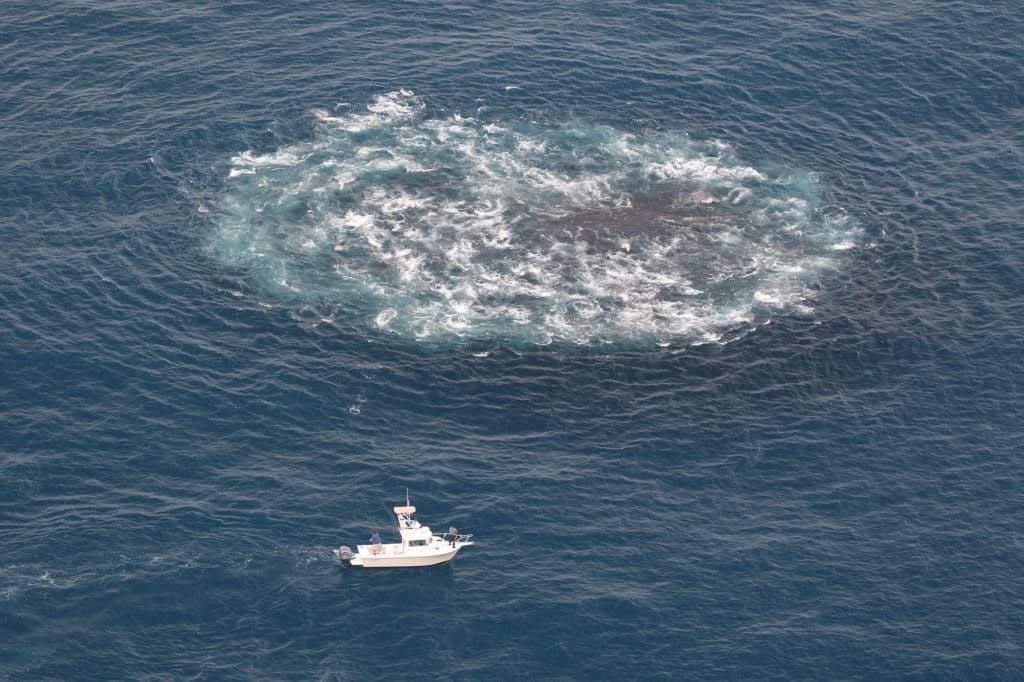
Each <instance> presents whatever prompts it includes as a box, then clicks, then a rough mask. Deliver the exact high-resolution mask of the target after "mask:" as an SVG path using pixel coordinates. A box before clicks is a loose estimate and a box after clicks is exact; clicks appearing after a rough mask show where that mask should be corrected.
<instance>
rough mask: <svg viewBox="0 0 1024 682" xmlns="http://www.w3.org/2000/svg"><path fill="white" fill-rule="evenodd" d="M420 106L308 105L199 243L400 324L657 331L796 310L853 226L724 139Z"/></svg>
mask: <svg viewBox="0 0 1024 682" xmlns="http://www.w3.org/2000/svg"><path fill="white" fill-rule="evenodd" d="M426 111H427V107H426V104H425V102H424V101H423V100H422V99H420V98H419V97H417V96H416V95H415V94H413V93H411V92H409V91H407V90H401V91H396V92H391V93H387V94H384V95H380V96H378V97H376V98H375V99H374V100H373V101H372V102H370V103H369V104H368V105H367V106H366V107H365V108H364V110H363V111H349V110H347V109H346V110H345V111H344V112H341V113H333V114H332V113H329V112H327V111H325V110H320V109H317V110H314V112H313V113H314V115H315V116H316V118H317V119H318V122H319V123H318V125H319V127H318V130H317V133H316V135H315V136H314V138H313V139H312V140H310V141H307V142H302V143H298V144H293V145H290V146H288V147H285V148H282V149H279V150H277V151H275V152H273V153H270V154H257V153H254V152H249V151H247V152H243V153H241V154H238V155H236V156H234V157H233V158H232V159H231V161H230V164H229V168H228V176H229V181H230V182H229V189H228V191H227V193H226V194H225V196H223V198H222V201H221V202H220V205H219V207H218V209H217V210H216V211H214V212H213V213H212V214H211V215H212V218H213V227H214V229H213V231H212V234H211V243H210V246H211V251H212V253H214V254H215V255H216V256H217V257H218V258H219V259H221V260H222V261H223V262H224V263H225V264H227V265H230V266H234V267H242V268H245V269H247V270H248V271H249V272H250V273H251V275H252V278H253V280H254V282H255V283H256V284H257V285H259V286H260V287H262V288H264V289H265V290H267V291H268V292H270V293H272V294H273V295H274V296H275V297H276V298H277V299H278V300H280V301H283V302H285V303H299V304H309V303H317V304H320V305H327V306H335V307H336V308H338V309H339V310H340V311H343V313H342V315H344V314H347V315H349V316H351V317H355V318H358V319H361V320H363V321H364V322H365V324H367V326H368V327H371V328H375V329H377V330H379V331H381V332H384V333H389V334H397V335H400V336H404V337H408V338H410V339H416V340H421V341H432V342H444V341H446V340H458V339H466V338H478V339H479V338H489V339H502V340H506V341H512V342H522V343H526V344H546V343H552V342H567V343H576V344H593V343H623V342H630V343H637V342H639V343H651V342H654V343H659V344H664V343H666V342H678V341H692V342H708V341H709V339H713V338H717V337H718V336H719V335H720V332H722V331H723V330H726V329H729V328H735V327H737V326H742V325H748V324H755V325H756V324H757V323H759V322H760V321H764V320H767V319H770V313H771V311H772V310H795V309H800V310H806V309H807V306H808V305H809V304H810V302H811V300H812V299H813V296H814V293H815V291H816V286H815V284H816V280H817V279H818V278H820V277H821V275H822V273H824V272H827V271H829V270H831V269H833V268H835V267H837V265H838V264H839V261H838V260H837V259H838V258H840V257H841V255H842V252H844V251H847V250H849V249H851V248H853V247H854V245H855V244H856V243H857V240H858V238H859V236H860V231H859V229H858V227H857V225H856V224H855V222H854V221H853V220H852V219H850V218H849V217H848V216H846V215H845V214H844V213H842V212H841V211H825V210H823V208H822V207H821V200H820V194H821V188H820V181H819V180H818V178H817V177H816V176H815V175H814V174H813V173H809V172H805V171H800V170H798V169H793V168H780V169H765V168H755V167H753V166H751V165H750V164H747V163H744V162H742V161H741V160H740V159H739V157H738V156H737V155H736V154H735V152H734V150H733V149H732V148H731V147H730V146H729V145H728V144H726V143H724V142H721V141H717V140H716V141H711V142H701V141H695V140H692V139H691V138H689V137H688V136H687V135H685V134H684V133H678V132H656V133H655V132H651V133H644V134H639V133H635V132H628V131H622V130H618V129H615V128H613V127H610V126H604V125H597V124H593V123H588V122H585V121H570V122H564V123H562V124H559V125H550V126H542V125H537V124H533V123H527V122H523V121H501V120H490V121H486V122H485V121H480V120H477V119H474V118H471V117H465V116H461V115H458V114H456V115H451V116H448V117H444V118H437V117H431V116H429V115H427V113H426ZM332 317H334V316H333V315H332Z"/></svg>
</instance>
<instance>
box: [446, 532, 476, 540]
mask: <svg viewBox="0 0 1024 682" xmlns="http://www.w3.org/2000/svg"><path fill="white" fill-rule="evenodd" d="M448 537H449V538H451V535H449V536H448ZM472 538H473V534H472V533H459V534H458V535H456V536H455V542H470V541H472Z"/></svg>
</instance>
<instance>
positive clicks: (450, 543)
mask: <svg viewBox="0 0 1024 682" xmlns="http://www.w3.org/2000/svg"><path fill="white" fill-rule="evenodd" d="M394 509H395V516H396V517H397V518H398V533H399V535H401V536H402V541H401V542H395V543H372V544H369V545H357V546H356V551H355V552H353V551H352V550H351V549H349V548H348V547H339V548H338V549H336V550H334V555H335V556H336V557H337V558H338V559H340V560H342V561H346V562H348V563H350V564H352V565H353V566H362V567H364V568H404V567H409V566H433V565H435V564H443V563H445V562H446V561H451V560H452V559H453V558H454V557H455V555H456V554H458V553H459V550H460V549H462V548H463V547H467V546H469V545H472V544H474V543H473V536H472V535H471V534H465V533H463V534H452V533H445V534H444V535H443V536H442V535H434V534H433V533H431V532H430V527H429V526H424V525H422V524H420V522H419V521H417V520H416V519H414V518H413V517H412V515H413V514H415V513H416V507H413V506H412V505H411V504H409V495H408V494H406V496H405V506H404V507H395V508H394Z"/></svg>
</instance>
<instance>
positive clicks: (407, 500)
mask: <svg viewBox="0 0 1024 682" xmlns="http://www.w3.org/2000/svg"><path fill="white" fill-rule="evenodd" d="M405 506H406V507H408V506H409V489H408V488H406V489H405Z"/></svg>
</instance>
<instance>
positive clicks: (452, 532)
mask: <svg viewBox="0 0 1024 682" xmlns="http://www.w3.org/2000/svg"><path fill="white" fill-rule="evenodd" d="M458 534H459V529H458V528H456V527H455V526H452V527H450V528H449V529H448V539H449V541H450V542H451V543H452V547H454V546H455V536H456V535H458Z"/></svg>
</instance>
